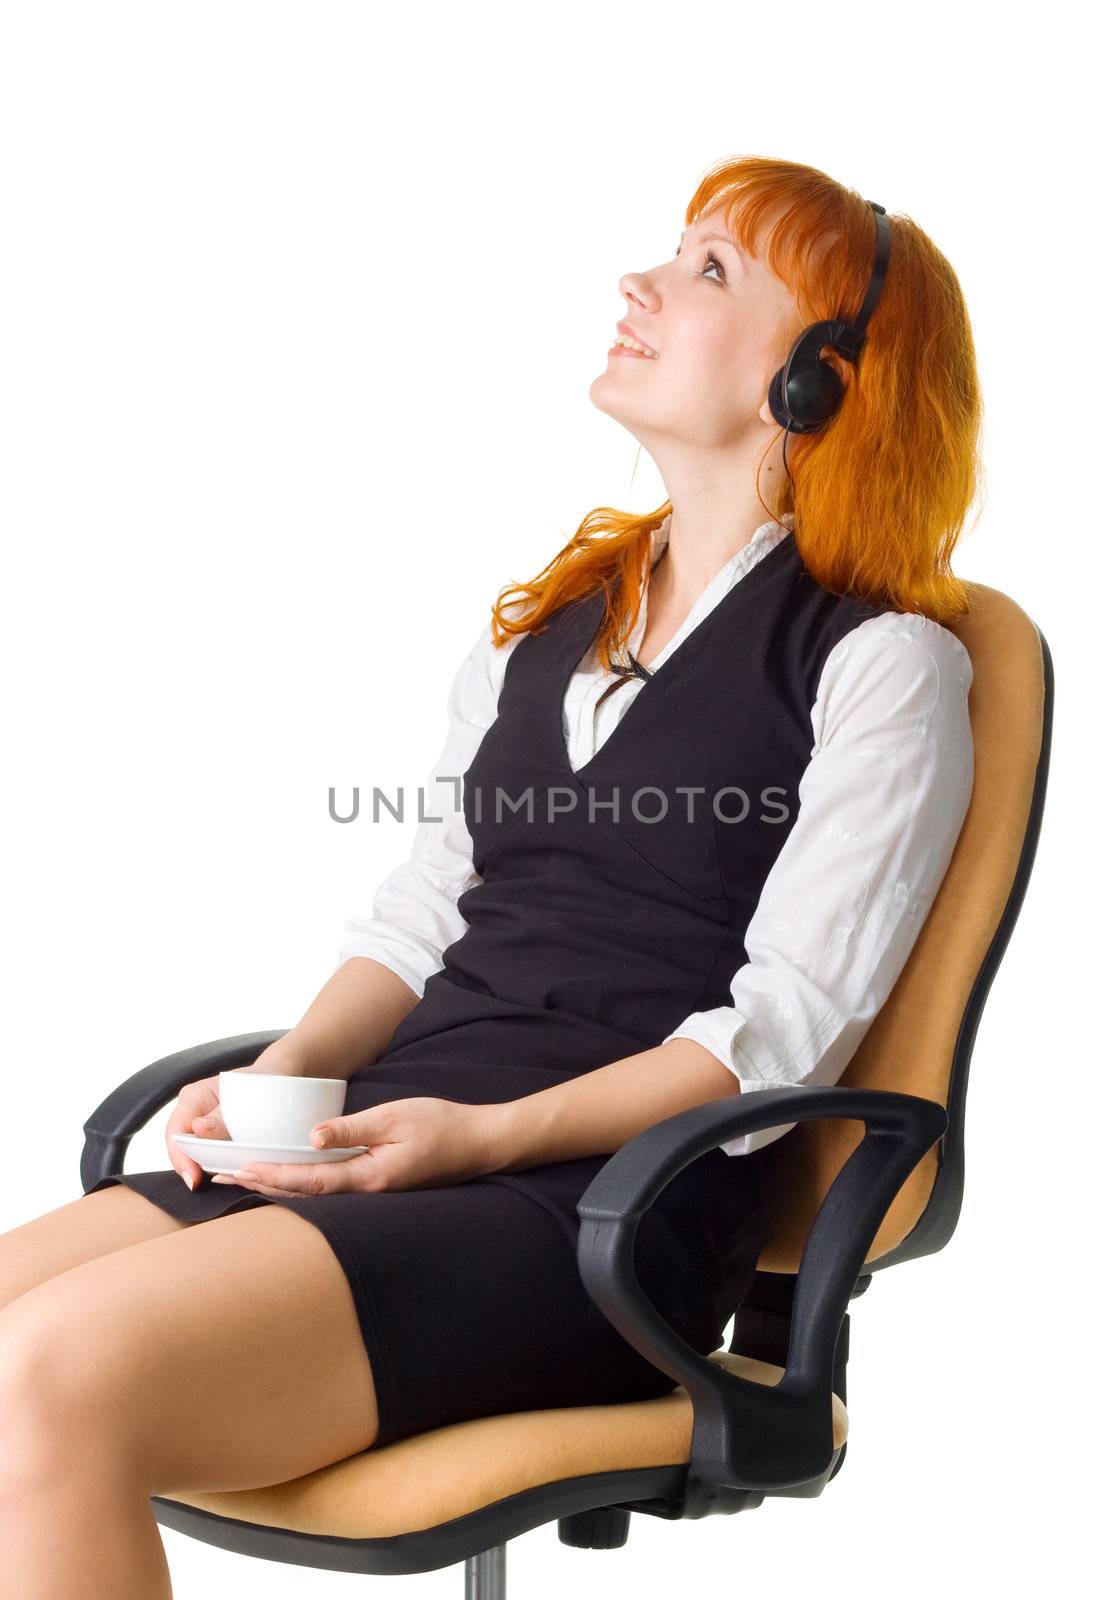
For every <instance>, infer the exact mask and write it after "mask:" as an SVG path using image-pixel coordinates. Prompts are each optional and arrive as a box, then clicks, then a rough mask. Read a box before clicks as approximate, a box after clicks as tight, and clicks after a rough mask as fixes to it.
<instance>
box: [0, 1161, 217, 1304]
mask: <svg viewBox="0 0 1110 1600" xmlns="http://www.w3.org/2000/svg"><path fill="white" fill-rule="evenodd" d="M187 1226H188V1224H187V1223H184V1222H178V1220H177V1219H176V1217H171V1216H170V1214H169V1213H168V1212H167V1211H163V1210H162V1209H161V1208H160V1207H159V1206H156V1205H154V1204H152V1202H151V1201H149V1200H148V1199H147V1198H146V1197H145V1195H141V1194H137V1193H136V1192H135V1190H134V1189H128V1188H125V1186H124V1185H123V1184H115V1185H113V1187H112V1188H110V1189H100V1190H98V1191H97V1193H96V1194H85V1195H82V1196H81V1197H80V1199H78V1200H70V1201H69V1202H68V1203H67V1204H66V1205H64V1206H59V1207H58V1208H57V1210H55V1211H47V1212H46V1213H45V1214H44V1215H43V1216H41V1217H33V1218H32V1220H31V1221H30V1222H24V1223H22V1224H21V1225H20V1226H19V1227H17V1228H10V1229H9V1230H8V1232H7V1233H3V1234H0V1310H2V1309H3V1307H4V1306H7V1305H10V1304H11V1302H12V1301H13V1300H18V1298H19V1296H20V1295H21V1294H26V1292H27V1290H28V1289H33V1288H35V1286H36V1285H37V1284H40V1283H45V1282H46V1280H47V1279H48V1278H53V1277H56V1276H57V1275H58V1273H59V1272H68V1271H69V1269H70V1267H78V1266H80V1265H81V1264H82V1262H85V1261H94V1260H96V1258H97V1257H98V1256H106V1255H108V1254H109V1253H110V1252H111V1251H113V1250H123V1249H125V1248H126V1247H127V1246H128V1245H132V1244H139V1243H141V1242H142V1241H143V1240H144V1239H158V1238H163V1237H164V1236H165V1235H167V1234H171V1233H177V1232H178V1231H179V1230H180V1229H182V1228H185V1227H187Z"/></svg>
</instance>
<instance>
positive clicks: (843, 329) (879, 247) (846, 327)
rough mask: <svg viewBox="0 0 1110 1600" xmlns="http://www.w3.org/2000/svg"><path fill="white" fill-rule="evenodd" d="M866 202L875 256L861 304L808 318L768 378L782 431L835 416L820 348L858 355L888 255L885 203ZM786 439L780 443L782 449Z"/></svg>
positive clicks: (813, 427) (834, 389) (834, 385)
mask: <svg viewBox="0 0 1110 1600" xmlns="http://www.w3.org/2000/svg"><path fill="white" fill-rule="evenodd" d="M867 204H868V205H869V206H870V207H871V209H872V211H873V212H874V215H875V257H874V260H873V262H872V266H871V280H870V282H869V283H868V285H867V292H866V293H865V295H864V297H863V304H862V305H861V306H860V308H859V310H858V311H857V312H856V315H855V317H854V318H853V319H852V321H851V322H850V323H847V322H843V321H841V320H840V319H839V318H833V319H832V320H830V321H828V322H811V323H810V324H809V326H808V327H807V328H803V329H802V331H801V333H800V334H799V335H798V337H797V338H796V339H795V341H794V343H793V345H792V347H791V350H790V354H789V355H788V356H787V358H786V360H785V362H784V363H783V365H782V366H781V367H780V368H779V370H778V371H777V372H776V373H775V375H774V377H773V378H772V379H771V384H770V388H769V389H768V391H767V402H768V405H769V406H770V410H771V415H772V416H773V417H774V419H775V421H776V422H777V423H779V425H780V426H781V427H783V428H785V429H786V431H787V433H816V432H817V430H818V429H819V428H823V427H825V426H826V425H827V424H828V423H830V422H831V421H832V419H833V418H834V417H835V416H836V413H837V411H838V410H839V409H840V402H841V401H842V400H843V398H844V385H843V384H842V383H841V381H840V374H839V373H838V372H837V370H836V368H835V367H834V366H832V364H831V363H830V362H828V361H823V360H822V359H821V351H822V350H823V349H824V348H825V346H826V345H831V346H832V348H833V349H834V350H836V351H837V352H838V353H839V354H840V355H842V356H843V357H844V358H845V360H847V361H851V362H853V363H855V362H856V361H858V360H859V357H860V352H861V351H862V349H863V346H864V343H865V341H866V338H867V333H866V329H867V324H868V322H869V321H870V320H871V314H872V312H873V311H874V309H875V307H876V305H878V303H879V296H880V294H881V293H882V288H883V283H884V281H885V279H886V269H887V264H888V262H889V261H890V243H891V234H890V223H889V221H888V220H887V215H886V207H885V206H881V205H879V203H878V201H877V200H869V201H868V202H867ZM785 444H786V441H785V439H784V440H783V447H784V450H785Z"/></svg>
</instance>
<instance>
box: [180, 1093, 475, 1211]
mask: <svg viewBox="0 0 1110 1600" xmlns="http://www.w3.org/2000/svg"><path fill="white" fill-rule="evenodd" d="M503 1109H504V1108H503V1107H502V1105H501V1104H500V1103H497V1102H495V1103H493V1104H490V1105H466V1104H460V1103H459V1102H458V1101H455V1100H437V1099H434V1098H432V1097H431V1096H426V1095H424V1096H420V1097H419V1098H417V1099H410V1100H389V1101H387V1102H386V1103H385V1104H384V1105H380V1106H370V1107H368V1109H367V1110H365V1111H353V1112H351V1114H350V1115H349V1116H345V1117H331V1118H330V1119H329V1120H328V1121H326V1122H321V1123H319V1124H318V1125H317V1126H316V1127H315V1128H313V1130H312V1135H311V1139H310V1142H311V1143H312V1144H314V1145H319V1146H320V1147H321V1148H322V1149H323V1148H330V1149H338V1148H339V1147H341V1146H345V1145H346V1146H349V1145H357V1144H365V1145H369V1146H370V1148H369V1150H367V1151H366V1152H365V1153H364V1154H363V1155H357V1156H351V1157H350V1158H349V1159H348V1160H346V1161H308V1162H304V1163H300V1162H267V1161H252V1162H250V1164H249V1165H248V1166H246V1167H244V1168H242V1169H241V1170H240V1171H238V1172H236V1173H235V1174H234V1176H232V1177H227V1176H224V1175H222V1174H217V1175H215V1176H214V1177H213V1179H212V1182H213V1183H237V1184H239V1185H240V1186H241V1187H242V1188H244V1189H251V1190H253V1191H254V1192H256V1193H257V1194H272V1195H286V1194H305V1195H311V1194H342V1193H346V1192H348V1191H350V1190H361V1191H365V1192H367V1193H378V1192H380V1191H381V1190H386V1189H435V1188H440V1187H442V1186H443V1185H445V1184H451V1183H463V1182H465V1180H466V1179H467V1178H475V1177H480V1176H482V1175H483V1174H484V1173H487V1172H494V1171H496V1170H497V1168H498V1165H499V1164H500V1163H499V1158H498V1143H497V1140H498V1130H499V1128H500V1126H501V1120H500V1119H501V1114H502V1112H503ZM322 1132H323V1133H325V1134H326V1135H327V1138H326V1139H324V1138H321V1133H322Z"/></svg>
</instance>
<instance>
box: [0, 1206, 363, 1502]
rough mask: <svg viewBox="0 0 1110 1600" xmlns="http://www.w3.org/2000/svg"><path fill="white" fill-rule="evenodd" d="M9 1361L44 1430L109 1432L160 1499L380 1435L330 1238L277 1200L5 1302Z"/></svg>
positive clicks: (12, 1381)
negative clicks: (7, 1302) (275, 1202)
mask: <svg viewBox="0 0 1110 1600" xmlns="http://www.w3.org/2000/svg"><path fill="white" fill-rule="evenodd" d="M0 1370H2V1373H3V1379H2V1381H3V1384H4V1394H3V1403H4V1405H5V1406H6V1407H9V1408H10V1407H11V1406H12V1405H15V1406H17V1407H23V1408H24V1410H25V1413H26V1414H27V1415H29V1416H30V1417H32V1418H33V1419H34V1421H35V1424H36V1427H35V1429H34V1431H36V1432H37V1433H39V1434H42V1433H44V1432H53V1433H54V1434H55V1435H59V1434H63V1433H64V1434H65V1435H66V1436H67V1437H69V1438H70V1439H71V1440H73V1441H74V1443H75V1444H77V1442H78V1439H77V1435H78V1434H80V1436H81V1437H83V1438H86V1439H90V1440H92V1441H95V1440H96V1438H97V1437H99V1436H102V1435H103V1431H104V1430H106V1429H107V1430H111V1433H112V1437H111V1441H110V1442H111V1447H112V1449H113V1450H114V1451H115V1453H116V1454H117V1455H120V1454H122V1455H123V1456H125V1457H126V1459H129V1460H131V1461H133V1462H134V1463H135V1465H136V1468H137V1470H139V1471H141V1472H142V1473H143V1474H144V1476H145V1480H146V1481H147V1482H148V1484H149V1486H150V1492H151V1493H152V1494H154V1493H166V1494H168V1493H172V1492H173V1491H174V1490H178V1491H182V1492H183V1491H186V1490H188V1489H213V1490H222V1489H242V1488H251V1487H256V1488H258V1487H262V1486H264V1485H267V1484H272V1483H285V1482H288V1481H290V1480H291V1479H293V1478H297V1477H300V1476H301V1475H302V1474H304V1473H306V1472H312V1471H315V1470H317V1469H318V1468H320V1467H323V1466H327V1465H329V1464H330V1463H332V1462H335V1461H340V1460H344V1459H346V1457H348V1456H351V1455H354V1454H356V1453H358V1452H359V1451H361V1450H365V1449H367V1448H369V1446H370V1445H371V1444H373V1442H374V1437H375V1434H376V1431H377V1404H376V1399H375V1393H374V1382H373V1375H372V1373H371V1371H370V1363H369V1360H368V1357H367V1354H366V1347H365V1345H364V1343H363V1341H362V1337H361V1333H360V1329H359V1324H358V1318H357V1315H356V1312H355V1308H354V1303H353V1301H352V1297H351V1292H350V1288H349V1286H348V1283H347V1279H346V1277H345V1275H344V1272H343V1270H342V1268H341V1266H340V1264H339V1262H338V1260H337V1259H336V1257H335V1255H334V1253H333V1251H332V1249H331V1247H330V1246H329V1244H328V1242H327V1240H326V1238H325V1237H324V1235H323V1234H322V1233H321V1232H320V1231H319V1230H318V1229H317V1228H316V1227H315V1226H314V1225H313V1224H312V1223H310V1222H308V1221H306V1220H305V1219H304V1218H302V1217H299V1216H298V1215H297V1214H296V1213H295V1212H292V1211H290V1210H288V1209H286V1208H285V1207H283V1206H277V1205H260V1206H256V1207H252V1208H250V1209H248V1210H244V1211H240V1212H235V1213H233V1214H232V1215H230V1216H226V1217H220V1218H217V1219H216V1220H214V1221H211V1222H206V1223H204V1224H202V1225H200V1226H194V1227H189V1226H187V1227H185V1228H183V1229H181V1230H180V1231H178V1232H177V1233H175V1234H174V1235H172V1236H170V1237H165V1238H158V1239H148V1240H145V1241H143V1242H141V1243H139V1244H133V1245H130V1246H128V1247H127V1248H125V1249H122V1250H116V1251H114V1252H112V1253H111V1254H110V1255H106V1256H102V1257H100V1258H99V1259H98V1260H95V1261H89V1262H85V1263H84V1264H82V1265H80V1266H77V1267H73V1268H71V1269H70V1270H69V1271H67V1272H63V1273H61V1274H60V1275H59V1276H58V1277H54V1278H51V1279H50V1280H49V1281H48V1282H46V1283H43V1284H40V1285H39V1286H38V1287H37V1288H34V1289H32V1290H30V1291H29V1292H28V1293H26V1294H24V1295H22V1296H21V1297H20V1298H19V1299H18V1300H16V1301H15V1302H14V1303H13V1304H12V1305H10V1306H8V1307H7V1308H6V1309H5V1310H4V1311H2V1312H0ZM12 1386H14V1388H13V1387H12ZM82 1430H83V1432H82ZM94 1447H95V1445H94Z"/></svg>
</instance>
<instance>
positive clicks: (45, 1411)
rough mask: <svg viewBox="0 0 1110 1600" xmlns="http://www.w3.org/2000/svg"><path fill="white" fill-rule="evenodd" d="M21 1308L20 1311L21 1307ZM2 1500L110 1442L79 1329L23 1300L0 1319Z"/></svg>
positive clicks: (111, 1424)
mask: <svg viewBox="0 0 1110 1600" xmlns="http://www.w3.org/2000/svg"><path fill="white" fill-rule="evenodd" d="M25 1302H26V1305H25ZM0 1418H2V1423H0V1495H3V1496H4V1497H6V1498H7V1497H10V1496H11V1495H13V1494H15V1493H26V1492H27V1491H28V1489H34V1488H39V1487H48V1486H49V1484H50V1483H51V1482H56V1481H57V1478H58V1474H59V1473H66V1474H70V1475H71V1474H72V1473H73V1472H74V1470H75V1467H77V1465H78V1463H79V1462H87V1461H89V1460H90V1458H91V1457H92V1456H94V1455H96V1454H98V1450H99V1447H103V1448H105V1449H106V1448H108V1447H109V1446H110V1445H112V1444H113V1443H114V1442H115V1441H114V1438H113V1435H114V1433H115V1422H116V1419H114V1418H113V1417H112V1415H111V1412H110V1410H108V1409H107V1408H106V1407H105V1405H104V1397H103V1396H99V1395H98V1394H97V1392H96V1383H95V1380H92V1381H90V1377H89V1370H88V1366H87V1363H86V1361H85V1359H84V1357H83V1353H82V1349H81V1330H80V1326H79V1325H77V1324H75V1323H74V1322H73V1321H71V1320H70V1319H69V1318H68V1317H67V1316H66V1315H64V1314H61V1313H60V1312H59V1311H58V1310H56V1309H55V1308H53V1307H49V1306H44V1305H41V1304H32V1303H31V1301H30V1300H29V1299H28V1297H26V1296H24V1297H23V1298H22V1299H21V1300H20V1301H17V1302H15V1303H14V1304H13V1305H11V1306H8V1307H6V1308H5V1310H4V1312H3V1314H2V1315H0Z"/></svg>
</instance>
